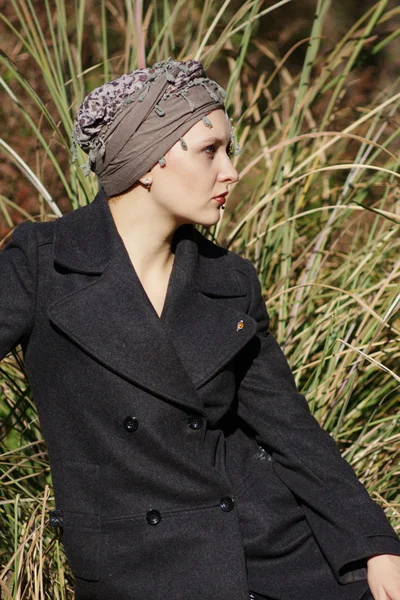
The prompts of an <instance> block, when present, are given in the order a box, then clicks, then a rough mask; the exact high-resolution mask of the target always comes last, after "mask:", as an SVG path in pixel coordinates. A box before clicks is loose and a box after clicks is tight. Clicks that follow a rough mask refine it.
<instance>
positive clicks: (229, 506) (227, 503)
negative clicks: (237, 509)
mask: <svg viewBox="0 0 400 600" xmlns="http://www.w3.org/2000/svg"><path fill="white" fill-rule="evenodd" d="M234 504H235V502H234V500H233V498H231V497H230V496H224V497H223V498H221V502H220V503H219V505H220V507H221V508H222V510H224V511H225V512H229V511H231V510H233V506H234Z"/></svg>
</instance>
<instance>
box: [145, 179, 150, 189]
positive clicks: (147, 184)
mask: <svg viewBox="0 0 400 600" xmlns="http://www.w3.org/2000/svg"><path fill="white" fill-rule="evenodd" d="M144 185H145V186H146V187H147V189H149V188H150V186H151V183H150V180H149V179H145V180H144Z"/></svg>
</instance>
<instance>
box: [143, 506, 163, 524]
mask: <svg viewBox="0 0 400 600" xmlns="http://www.w3.org/2000/svg"><path fill="white" fill-rule="evenodd" d="M146 521H147V522H148V524H149V525H158V523H159V522H160V521H161V514H160V513H159V512H158V510H149V512H148V513H147V515H146Z"/></svg>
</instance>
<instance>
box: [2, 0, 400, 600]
mask: <svg viewBox="0 0 400 600" xmlns="http://www.w3.org/2000/svg"><path fill="white" fill-rule="evenodd" d="M293 4H294V3H293V0H281V1H280V2H276V3H275V4H270V5H269V6H268V7H265V6H264V3H263V2H262V1H260V0H251V1H247V2H244V3H237V2H236V3H234V2H233V1H232V0H226V1H225V2H223V3H222V2H221V3H216V2H215V0H206V2H203V3H199V2H195V1H194V0H176V1H175V2H169V1H168V0H165V1H164V2H162V3H161V2H157V1H155V0H154V1H152V2H147V3H145V4H143V3H142V2H139V1H137V2H136V3H133V4H132V3H131V2H130V1H129V0H126V1H123V0H119V2H115V3H112V5H111V4H109V3H107V2H105V0H101V1H100V3H99V4H96V5H92V4H91V3H90V2H89V1H87V2H85V1H84V0H76V1H75V2H74V3H72V1H71V2H66V3H64V2H62V1H61V0H56V2H55V3H50V2H49V1H48V0H44V10H42V11H39V13H38V12H37V5H36V4H35V3H34V2H33V1H32V0H10V5H9V10H8V11H6V12H5V13H3V15H2V19H3V27H4V29H5V30H6V31H7V36H8V38H7V39H11V40H12V41H13V44H14V45H17V46H18V47H19V52H18V56H19V58H20V60H19V61H18V65H20V66H18V67H17V65H16V62H15V61H13V60H12V59H11V57H10V56H9V55H8V54H7V52H6V51H3V52H2V53H1V56H0V60H1V62H2V65H3V69H2V72H1V78H0V84H1V86H2V90H3V98H4V99H5V102H7V103H8V104H9V106H10V107H11V108H12V110H14V111H15V113H16V114H18V115H19V119H20V121H21V127H22V124H23V123H25V124H26V125H25V126H26V127H27V128H28V129H29V131H30V134H31V136H32V137H31V139H32V141H34V142H35V143H36V151H35V154H34V160H31V161H30V162H29V158H30V155H28V153H26V154H24V149H23V148H22V149H21V148H19V149H16V148H15V147H14V146H13V142H12V140H10V139H2V140H0V149H1V151H2V152H3V153H4V154H5V156H6V160H7V161H9V163H10V164H12V165H15V166H16V167H17V168H18V169H19V171H20V172H21V175H22V177H24V178H26V181H27V184H28V185H29V186H32V187H33V188H34V189H35V190H36V192H37V211H35V212H36V214H35V216H32V215H30V214H27V213H26V212H25V211H24V210H23V209H21V207H19V206H18V205H16V203H15V202H14V201H13V200H12V199H11V198H9V197H6V196H5V195H2V196H0V207H1V210H2V214H3V217H4V219H5V220H6V222H7V223H8V225H9V227H10V228H12V227H13V226H14V224H15V218H16V217H15V215H16V214H17V213H16V212H15V210H18V211H19V213H18V214H19V215H22V216H23V217H24V218H27V219H29V218H30V219H36V218H37V219H52V218H56V217H57V216H59V215H60V214H61V212H62V211H61V209H60V206H59V203H58V202H57V201H56V200H55V199H54V197H53V196H54V195H56V196H57V197H58V198H60V197H65V198H67V199H68V201H69V205H70V208H71V209H74V208H76V207H78V206H81V205H83V204H85V203H87V202H90V201H91V199H92V198H93V197H94V194H95V192H96V190H97V182H96V179H95V177H92V176H91V177H89V178H85V177H84V176H83V173H82V171H81V169H80V168H79V166H77V165H79V163H83V162H85V155H83V154H80V155H79V159H78V161H77V163H75V164H71V162H70V160H69V146H70V141H71V140H70V137H69V134H70V132H71V129H72V123H73V118H74V114H75V112H76V109H77V106H78V105H79V104H80V102H81V101H82V99H83V98H84V96H85V95H86V93H88V91H90V89H92V88H93V87H95V86H96V85H100V84H101V83H102V82H104V81H105V80H108V79H109V78H110V77H114V76H117V75H119V74H120V73H121V72H123V71H127V70H130V69H134V68H138V67H143V66H145V65H149V64H151V63H153V62H156V61H158V60H163V59H165V58H166V57H168V56H172V57H174V58H176V59H179V60H186V59H188V58H196V59H198V60H200V61H202V62H203V63H204V64H205V66H206V68H207V69H208V71H209V74H210V76H215V77H216V78H218V79H219V81H220V83H221V84H222V85H224V86H225V87H226V89H227V92H228V96H227V108H228V112H230V114H231V116H232V117H234V121H235V125H236V131H237V134H238V137H239V143H240V145H241V146H242V148H243V151H242V153H241V154H240V155H239V156H237V157H235V159H234V162H235V164H236V167H237V168H238V171H239V173H240V181H239V183H238V184H237V185H236V187H235V189H234V191H233V194H232V196H231V200H230V203H229V206H228V208H227V210H226V211H225V213H224V215H223V218H222V219H221V221H220V222H219V223H218V225H217V226H215V227H214V228H212V230H210V231H207V232H206V233H207V235H209V236H210V237H211V238H212V239H215V240H216V241H218V243H220V244H221V245H224V246H225V247H227V248H229V249H231V250H234V251H235V252H238V253H240V254H242V255H243V256H246V257H248V258H250V259H251V260H252V261H253V262H254V264H255V265H256V266H257V269H258V272H259V277H260V280H261V282H262V287H263V291H264V293H265V298H266V302H267V307H268V310H269V312H270V316H271V328H272V330H273V332H274V333H275V335H276V337H277V338H278V341H279V342H280V344H281V345H282V346H283V348H284V350H285V353H286V355H287V357H288V359H289V362H290V363H291V366H292V368H293V371H294V374H295V377H296V380H297V384H298V386H299V388H300V390H301V391H302V392H303V393H305V394H306V396H307V398H308V400H309V403H310V406H311V409H312V411H313V413H314V414H315V415H316V417H317V418H318V420H319V421H320V423H321V424H322V425H323V426H324V427H325V428H326V429H327V430H328V431H329V432H330V433H331V434H332V436H333V437H334V438H335V439H336V441H337V442H338V444H339V446H340V448H341V450H342V452H343V455H344V456H345V457H346V459H347V460H348V461H349V462H350V463H351V464H352V466H353V467H354V468H355V470H356V473H357V475H358V476H359V477H360V479H361V481H362V482H363V483H364V484H365V485H366V487H367V489H368V490H369V492H370V494H371V496H372V497H373V498H374V499H375V500H376V501H377V502H379V503H380V504H381V505H382V506H383V507H384V509H385V511H386V514H387V516H388V517H389V518H390V520H391V522H392V524H393V525H394V526H395V527H396V528H400V509H399V507H400V495H399V492H398V475H399V469H398V464H399V447H400V445H399V441H400V433H399V422H398V408H399V387H400V386H399V383H400V377H399V374H398V372H397V373H396V365H397V364H398V362H399V354H400V352H399V345H398V343H399V330H400V323H399V321H398V319H397V320H396V315H397V314H398V308H399V303H400V286H399V274H400V261H399V258H398V256H399V223H400V207H399V202H398V199H399V191H398V190H399V185H398V183H399V159H398V148H399V139H398V137H399V128H398V122H397V110H398V106H399V102H400V87H399V78H396V77H394V78H393V77H392V78H391V79H390V80H389V81H388V82H387V85H386V87H385V88H384V89H381V90H379V89H378V88H377V87H373V89H372V91H371V92H370V93H369V94H367V95H365V97H364V98H363V101H362V102H361V103H357V102H355V101H354V96H353V95H352V94H353V93H354V94H356V93H357V90H358V89H359V86H360V80H361V79H362V76H363V73H364V69H365V68H366V67H365V65H366V64H368V62H370V63H371V64H373V63H374V61H379V60H382V59H381V58H380V57H381V56H388V55H390V52H394V50H392V49H396V47H397V48H398V46H396V44H397V42H398V40H397V38H398V35H399V29H398V28H397V26H396V23H397V22H398V21H397V19H398V17H399V13H400V7H398V6H394V7H393V6H392V5H391V4H390V3H389V1H388V0H381V1H379V2H377V3H376V4H374V5H373V6H370V7H369V8H368V10H366V11H365V13H364V14H363V15H362V16H361V17H360V18H359V20H358V21H356V22H354V23H352V24H351V27H350V28H349V29H348V31H346V32H344V34H343V36H342V38H341V39H340V40H339V41H338V42H337V43H334V44H333V43H332V42H331V41H330V40H329V39H325V33H324V32H325V31H326V29H327V28H328V25H329V20H330V19H332V18H333V17H334V12H333V8H332V6H331V3H330V2H329V1H328V0H318V1H316V2H315V3H314V6H315V18H314V19H310V29H309V32H308V34H307V36H306V37H305V38H304V39H299V40H296V41H294V42H293V44H292V47H291V48H290V49H289V50H288V51H287V52H286V54H284V55H281V54H280V52H279V50H278V48H277V45H276V44H273V43H269V41H268V38H267V36H266V35H265V33H264V29H263V27H265V23H266V21H265V19H268V18H269V17H270V16H271V15H273V14H274V13H276V14H279V11H287V12H290V10H291V7H293ZM263 24H264V25H263ZM11 45H12V44H11ZM298 52H303V67H302V68H301V69H298V70H296V69H294V68H291V65H292V64H293V63H292V62H291V58H292V56H293V55H294V54H295V53H298ZM21 56H25V57H26V59H25V60H22V59H21ZM88 57H89V58H88ZM14 58H15V57H14ZM381 64H382V63H381ZM33 74H34V77H33ZM54 181H56V186H54V184H53V183H50V185H49V184H48V182H54ZM51 185H53V188H54V189H53V191H51V190H50V187H51ZM0 389H1V394H2V398H1V403H0V415H1V420H2V429H1V435H2V444H3V449H4V453H3V455H2V459H1V471H0V485H1V498H0V519H1V522H0V564H1V568H0V586H1V590H2V594H3V596H2V597H4V598H10V599H17V598H18V599H22V598H32V599H42V598H51V599H52V600H54V599H67V598H71V597H72V579H71V576H70V571H69V568H68V566H67V565H66V561H65V557H64V555H63V550H62V545H61V544H60V542H59V540H58V539H57V538H55V537H54V534H53V533H52V532H50V530H49V529H48V527H47V516H46V515H47V511H48V509H49V508H51V507H52V506H53V504H52V503H53V496H52V487H51V477H50V473H49V467H48V461H47V454H46V446H45V443H44V441H43V439H42V437H41V433H40V424H39V422H38V417H37V413H36V410H35V406H34V404H33V402H32V399H31V395H30V390H29V386H28V383H27V380H26V377H25V374H24V368H23V364H22V361H21V356H20V352H19V351H18V350H16V351H14V352H13V353H11V354H10V355H9V356H8V357H7V358H6V359H5V360H4V361H3V363H2V365H1V370H0Z"/></svg>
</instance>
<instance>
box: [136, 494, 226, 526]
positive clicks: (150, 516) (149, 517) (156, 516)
mask: <svg viewBox="0 0 400 600" xmlns="http://www.w3.org/2000/svg"><path fill="white" fill-rule="evenodd" d="M219 506H220V508H221V510H223V511H224V512H230V511H231V510H233V507H234V506H235V501H234V499H233V498H231V497H230V496H224V497H223V498H221V500H220V503H219ZM146 521H147V523H148V524H149V525H158V524H159V522H160V521H161V513H160V511H159V510H155V509H153V510H149V512H148V513H146Z"/></svg>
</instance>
